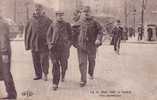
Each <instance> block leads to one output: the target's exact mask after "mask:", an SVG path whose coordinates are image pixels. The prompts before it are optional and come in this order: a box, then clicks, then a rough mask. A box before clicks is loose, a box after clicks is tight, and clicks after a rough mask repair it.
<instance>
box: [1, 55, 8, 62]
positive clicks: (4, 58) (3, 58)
mask: <svg viewBox="0 0 157 100" xmlns="http://www.w3.org/2000/svg"><path fill="white" fill-rule="evenodd" d="M2 61H3V63H9V56H8V55H2Z"/></svg>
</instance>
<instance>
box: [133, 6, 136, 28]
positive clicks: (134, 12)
mask: <svg viewBox="0 0 157 100" xmlns="http://www.w3.org/2000/svg"><path fill="white" fill-rule="evenodd" d="M133 16H134V30H136V9H135V8H134V10H133Z"/></svg>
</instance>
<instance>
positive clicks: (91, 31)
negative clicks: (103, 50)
mask: <svg viewBox="0 0 157 100" xmlns="http://www.w3.org/2000/svg"><path fill="white" fill-rule="evenodd" d="M55 14H56V20H55V21H52V20H51V19H50V18H48V17H47V16H46V14H45V12H44V9H43V6H42V5H41V4H37V5H36V6H35V13H33V16H32V18H31V19H30V20H29V22H28V23H27V25H26V27H25V49H26V50H30V51H31V53H32V58H33V65H34V70H35V78H34V80H40V79H42V78H43V79H44V80H45V81H47V80H48V77H47V76H48V72H49V58H50V59H51V62H52V64H53V69H52V75H53V89H54V90H57V89H58V85H59V81H60V80H61V81H62V82H64V80H65V75H66V70H67V68H68V58H69V56H70V47H71V45H73V46H74V47H76V48H77V54H78V61H79V69H80V74H81V79H80V87H84V86H85V85H86V83H87V72H88V74H89V77H90V79H93V78H94V69H95V59H96V51H97V48H98V47H99V46H100V45H101V44H102V37H103V32H102V27H101V26H100V24H99V23H98V22H97V21H95V20H94V18H93V17H92V16H91V15H90V8H89V7H84V8H83V9H82V10H81V12H80V16H79V17H78V18H76V19H77V20H75V23H74V25H73V26H71V24H70V23H68V22H66V21H64V18H63V17H64V12H62V11H57V12H56V13H55ZM119 23H120V22H119V21H117V27H115V28H114V31H113V32H114V37H115V38H114V45H115V48H114V49H115V51H117V52H118V53H119V47H120V38H121V31H122V30H121V28H120V27H119V26H118V25H119ZM0 30H1V34H0V71H1V72H0V79H1V80H4V82H5V86H6V90H7V93H8V96H7V97H6V98H3V99H16V98H17V93H16V90H15V86H14V82H13V79H12V75H11V72H10V62H11V48H10V41H9V29H8V26H7V24H6V23H4V22H3V19H2V18H1V17H0Z"/></svg>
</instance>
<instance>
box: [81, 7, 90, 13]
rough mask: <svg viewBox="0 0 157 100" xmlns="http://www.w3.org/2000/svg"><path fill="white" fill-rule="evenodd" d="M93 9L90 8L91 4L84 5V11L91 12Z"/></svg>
mask: <svg viewBox="0 0 157 100" xmlns="http://www.w3.org/2000/svg"><path fill="white" fill-rule="evenodd" d="M90 11H91V10H90V7H89V6H84V7H83V8H82V12H90Z"/></svg>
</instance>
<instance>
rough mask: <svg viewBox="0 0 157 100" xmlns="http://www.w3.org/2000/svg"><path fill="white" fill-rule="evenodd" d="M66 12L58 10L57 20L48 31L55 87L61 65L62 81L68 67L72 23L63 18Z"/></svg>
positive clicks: (57, 82)
mask: <svg viewBox="0 0 157 100" xmlns="http://www.w3.org/2000/svg"><path fill="white" fill-rule="evenodd" d="M63 15H64V13H63V12H62V11H57V12H56V22H54V23H52V24H51V25H50V27H49V30H48V32H47V42H48V44H49V49H50V56H51V61H52V63H53V71H52V73H53V89H54V90H56V89H57V88H58V84H59V80H60V67H61V75H62V81H64V78H65V73H66V70H67V67H68V58H69V53H70V51H69V50H70V45H71V33H72V32H71V25H70V24H69V23H68V22H65V21H64V20H63Z"/></svg>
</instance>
